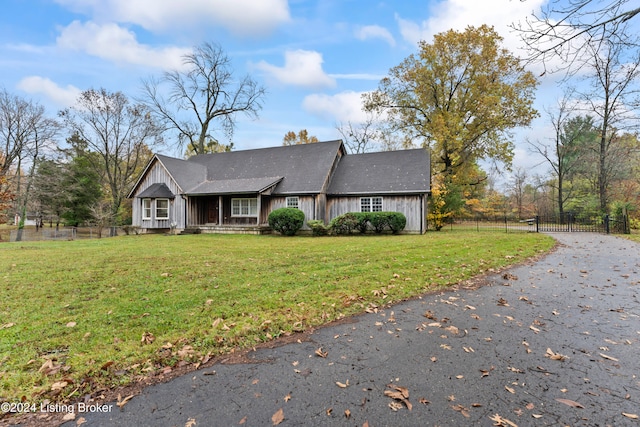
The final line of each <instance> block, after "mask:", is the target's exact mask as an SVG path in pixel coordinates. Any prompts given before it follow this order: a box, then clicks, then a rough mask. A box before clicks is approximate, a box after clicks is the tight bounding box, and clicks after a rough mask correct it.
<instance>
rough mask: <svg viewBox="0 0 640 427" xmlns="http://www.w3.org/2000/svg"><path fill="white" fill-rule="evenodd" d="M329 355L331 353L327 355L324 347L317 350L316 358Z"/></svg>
mask: <svg viewBox="0 0 640 427" xmlns="http://www.w3.org/2000/svg"><path fill="white" fill-rule="evenodd" d="M328 355H329V353H327V352H326V351H323V350H322V347H320V348H319V349H317V350H316V356H319V357H323V358H324V357H327V356H328Z"/></svg>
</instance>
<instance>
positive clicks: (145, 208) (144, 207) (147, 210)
mask: <svg viewBox="0 0 640 427" xmlns="http://www.w3.org/2000/svg"><path fill="white" fill-rule="evenodd" d="M147 203H148V206H147ZM152 211H153V208H152V201H151V199H142V219H144V220H148V219H151V212H152ZM145 213H148V215H145Z"/></svg>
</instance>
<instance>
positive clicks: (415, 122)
mask: <svg viewBox="0 0 640 427" xmlns="http://www.w3.org/2000/svg"><path fill="white" fill-rule="evenodd" d="M501 43H502V37H500V35H499V34H498V33H497V32H496V31H495V30H494V29H493V28H492V27H489V26H486V25H483V26H481V27H478V28H474V27H468V28H467V29H466V30H465V31H464V32H458V31H454V30H449V31H447V32H444V33H440V34H437V35H435V36H434V39H433V43H431V44H429V43H427V42H425V41H421V42H420V43H419V48H420V50H419V52H418V53H417V54H415V55H410V56H409V57H408V58H406V59H405V60H404V61H403V62H402V63H401V64H400V65H398V66H396V67H394V68H392V69H391V70H390V73H389V77H385V78H384V79H382V81H381V82H380V84H379V87H378V90H376V91H374V92H371V93H369V94H367V95H365V97H364V101H365V108H366V109H367V110H369V111H379V112H381V111H386V112H387V114H388V117H389V120H390V121H391V123H392V124H393V125H394V126H395V128H396V129H397V130H398V131H401V132H403V133H404V134H406V135H408V136H409V137H410V138H411V139H414V140H415V139H421V140H422V142H423V145H424V146H426V147H428V148H430V149H431V151H432V159H433V161H434V163H435V164H434V167H435V169H436V170H435V173H442V174H444V175H447V176H452V175H454V174H456V173H457V171H458V170H459V169H460V168H464V167H468V166H469V165H470V164H475V163H476V161H477V160H479V159H493V160H496V161H500V162H502V163H505V164H507V165H509V164H510V163H511V160H512V157H513V148H514V147H513V143H512V142H511V141H510V138H509V137H510V133H509V131H510V130H511V129H514V128H516V127H519V126H527V125H529V124H530V122H531V120H532V119H533V118H534V117H536V116H537V114H538V113H537V111H536V110H535V109H534V108H533V100H534V90H535V88H536V85H537V80H536V78H535V77H534V75H533V74H532V73H531V72H528V71H525V70H524V68H523V67H522V66H521V65H520V61H519V59H518V58H517V57H515V56H514V55H513V54H511V53H510V52H509V51H508V50H506V49H504V48H502V47H501Z"/></svg>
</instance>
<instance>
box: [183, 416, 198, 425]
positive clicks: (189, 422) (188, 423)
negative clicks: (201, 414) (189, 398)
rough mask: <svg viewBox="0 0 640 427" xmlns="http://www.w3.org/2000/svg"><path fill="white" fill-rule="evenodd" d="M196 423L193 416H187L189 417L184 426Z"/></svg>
mask: <svg viewBox="0 0 640 427" xmlns="http://www.w3.org/2000/svg"><path fill="white" fill-rule="evenodd" d="M196 424H197V423H196V419H195V418H189V419H188V420H187V423H186V424H185V425H184V427H193V426H195V425H196Z"/></svg>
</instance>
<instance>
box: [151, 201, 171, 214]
mask: <svg viewBox="0 0 640 427" xmlns="http://www.w3.org/2000/svg"><path fill="white" fill-rule="evenodd" d="M160 201H165V202H167V208H166V209H167V216H160V215H158V212H159V211H160V209H162V210H164V208H160V207H158V202H160ZM170 206H171V204H170V203H169V199H156V209H155V211H156V219H169V208H170Z"/></svg>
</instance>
